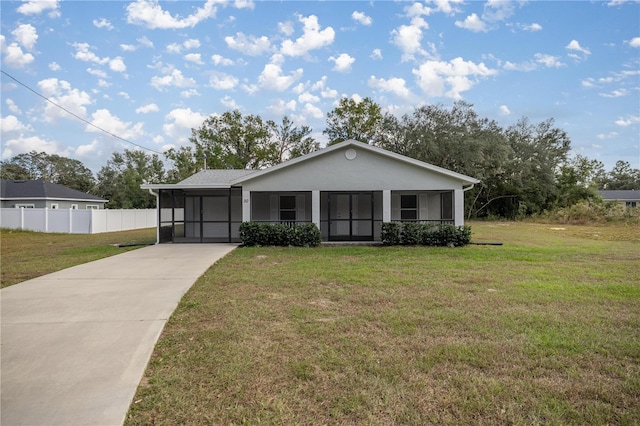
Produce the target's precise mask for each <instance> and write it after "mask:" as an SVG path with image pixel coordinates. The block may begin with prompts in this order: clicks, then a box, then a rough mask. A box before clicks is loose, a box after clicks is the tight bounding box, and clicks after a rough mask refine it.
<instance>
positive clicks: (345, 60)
mask: <svg viewBox="0 0 640 426" xmlns="http://www.w3.org/2000/svg"><path fill="white" fill-rule="evenodd" d="M329 60H330V61H333V62H334V63H335V66H334V67H333V70H334V71H338V72H349V71H351V65H353V63H354V62H355V61H356V58H353V57H351V56H349V55H348V54H346V53H342V54H340V56H338V57H334V56H331V57H329Z"/></svg>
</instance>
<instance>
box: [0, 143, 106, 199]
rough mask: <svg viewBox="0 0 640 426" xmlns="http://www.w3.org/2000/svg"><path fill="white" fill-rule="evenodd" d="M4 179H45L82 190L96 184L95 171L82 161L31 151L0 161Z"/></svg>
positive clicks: (86, 190) (0, 171) (87, 189)
mask: <svg viewBox="0 0 640 426" xmlns="http://www.w3.org/2000/svg"><path fill="white" fill-rule="evenodd" d="M0 174H1V175H2V179H13V180H16V179H24V180H31V179H33V180H43V181H46V182H51V183H57V184H60V185H64V186H67V187H69V188H73V189H76V190H78V191H82V192H90V191H91V190H92V188H93V186H94V185H95V180H94V177H93V173H92V172H91V170H89V169H88V168H87V167H85V166H84V164H82V162H81V161H79V160H75V159H71V158H66V157H62V156H60V155H57V154H47V153H46V152H36V151H31V152H28V153H24V154H18V155H16V156H15V157H13V158H11V159H9V160H8V161H3V162H2V163H0Z"/></svg>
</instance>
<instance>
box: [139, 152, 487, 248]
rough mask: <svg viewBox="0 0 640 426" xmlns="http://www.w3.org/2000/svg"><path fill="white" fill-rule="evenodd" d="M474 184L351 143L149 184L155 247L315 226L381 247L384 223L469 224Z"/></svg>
mask: <svg viewBox="0 0 640 426" xmlns="http://www.w3.org/2000/svg"><path fill="white" fill-rule="evenodd" d="M478 182H479V181H478V180H477V179H474V178H472V177H469V176H465V175H462V174H459V173H455V172H452V171H450V170H446V169H443V168H441V167H437V166H434V165H431V164H427V163H424V162H422V161H418V160H415V159H412V158H409V157H405V156H403V155H399V154H396V153H393V152H390V151H386V150H384V149H381V148H378V147H375V146H371V145H367V144H365V143H361V142H357V141H354V140H348V141H345V142H341V143H339V144H336V145H333V146H330V147H327V148H324V149H321V150H319V151H316V152H313V153H311V154H308V155H305V156H302V157H299V158H295V159H292V160H289V161H286V162H284V163H281V164H278V165H276V166H273V167H270V168H267V169H263V170H203V171H201V172H199V173H196V174H195V175H193V176H191V177H189V178H187V179H185V180H183V181H182V182H179V183H176V184H146V185H142V186H141V187H142V188H143V189H148V190H149V191H150V192H152V193H153V194H155V195H156V196H157V199H158V203H157V206H158V214H159V217H158V242H159V243H168V242H174V243H194V242H202V243H209V242H238V241H239V240H240V239H239V227H240V224H241V223H242V222H247V221H253V222H267V223H285V224H296V223H315V224H316V225H317V226H318V228H319V229H320V231H321V234H322V239H323V240H324V241H379V240H380V232H381V227H382V223H383V222H390V221H414V222H429V223H435V224H439V223H447V224H454V225H456V226H462V225H463V224H464V191H466V190H468V189H471V188H472V187H473V185H474V184H476V183H478Z"/></svg>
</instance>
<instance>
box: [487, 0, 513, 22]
mask: <svg viewBox="0 0 640 426" xmlns="http://www.w3.org/2000/svg"><path fill="white" fill-rule="evenodd" d="M514 12H515V9H514V3H512V2H509V1H505V0H489V1H487V2H486V3H485V4H484V12H483V13H482V17H483V18H484V19H485V20H487V21H490V22H497V21H504V20H505V19H507V18H510V17H511V16H512V15H513V14H514Z"/></svg>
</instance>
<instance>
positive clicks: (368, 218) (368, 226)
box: [351, 194, 373, 237]
mask: <svg viewBox="0 0 640 426" xmlns="http://www.w3.org/2000/svg"><path fill="white" fill-rule="evenodd" d="M372 202H373V196H372V194H354V195H353V196H352V199H351V208H352V210H351V218H352V223H351V232H352V235H353V236H354V237H370V236H373V222H372V219H373V209H372Z"/></svg>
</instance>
